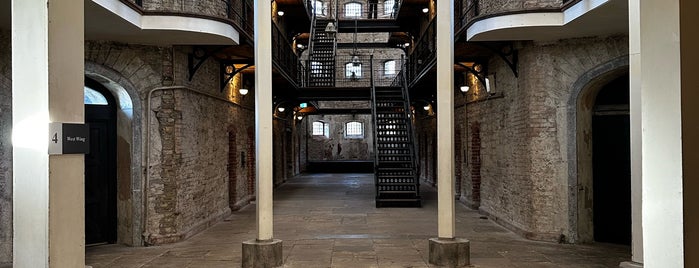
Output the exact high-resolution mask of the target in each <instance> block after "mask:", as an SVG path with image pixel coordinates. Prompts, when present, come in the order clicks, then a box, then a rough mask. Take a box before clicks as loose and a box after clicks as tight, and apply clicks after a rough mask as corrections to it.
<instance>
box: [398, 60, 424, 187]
mask: <svg viewBox="0 0 699 268" xmlns="http://www.w3.org/2000/svg"><path fill="white" fill-rule="evenodd" d="M401 58H402V57H401ZM401 69H402V70H401V72H404V71H405V70H406V64H402V67H401ZM402 80H403V81H402V82H403V86H402V89H403V90H402V91H403V98H404V99H405V102H404V105H403V106H404V109H405V113H407V114H408V115H410V114H412V112H411V110H410V89H409V88H408V78H407V77H406V76H405V75H403V79H402ZM408 118H409V120H407V121H408V122H407V124H408V129H410V131H408V136H409V137H408V138H409V139H410V142H411V143H412V146H411V147H410V157H411V159H412V161H413V167H414V168H415V174H413V175H414V176H415V183H416V184H417V185H416V186H415V191H416V192H417V195H420V179H419V174H420V165H419V161H417V148H416V145H417V143H416V142H415V137H416V135H415V128H414V127H413V117H412V116H409V117H408Z"/></svg>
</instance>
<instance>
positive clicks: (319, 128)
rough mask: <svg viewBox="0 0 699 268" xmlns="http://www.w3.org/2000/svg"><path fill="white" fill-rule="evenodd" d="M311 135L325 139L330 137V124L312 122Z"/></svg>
mask: <svg viewBox="0 0 699 268" xmlns="http://www.w3.org/2000/svg"><path fill="white" fill-rule="evenodd" d="M311 134H313V136H325V137H326V138H328V137H330V124H328V123H325V122H323V121H315V122H313V128H312V130H311Z"/></svg>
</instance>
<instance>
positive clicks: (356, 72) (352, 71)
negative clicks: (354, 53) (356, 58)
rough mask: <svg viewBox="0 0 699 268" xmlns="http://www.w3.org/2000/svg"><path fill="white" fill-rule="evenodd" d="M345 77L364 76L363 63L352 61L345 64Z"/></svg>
mask: <svg viewBox="0 0 699 268" xmlns="http://www.w3.org/2000/svg"><path fill="white" fill-rule="evenodd" d="M345 77H346V78H350V79H356V78H361V77H362V64H361V63H355V62H350V63H347V64H345Z"/></svg>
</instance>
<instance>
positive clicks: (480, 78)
mask: <svg viewBox="0 0 699 268" xmlns="http://www.w3.org/2000/svg"><path fill="white" fill-rule="evenodd" d="M478 64H480V63H478ZM456 65H459V66H461V67H464V68H465V69H466V71H467V72H469V73H472V74H473V76H475V77H476V78H477V79H478V81H480V82H481V85H483V86H485V85H486V83H485V74H486V73H487V72H486V69H485V67H483V68H484V69H483V70H481V71H480V72H478V71H476V70H474V69H473V68H471V67H468V66H466V65H464V64H462V63H460V62H457V63H456ZM481 66H483V64H481Z"/></svg>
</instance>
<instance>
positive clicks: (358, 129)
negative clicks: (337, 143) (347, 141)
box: [345, 122, 364, 139]
mask: <svg viewBox="0 0 699 268" xmlns="http://www.w3.org/2000/svg"><path fill="white" fill-rule="evenodd" d="M345 137H347V138H354V139H361V138H364V124H362V123H361V122H348V123H347V124H345Z"/></svg>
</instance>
